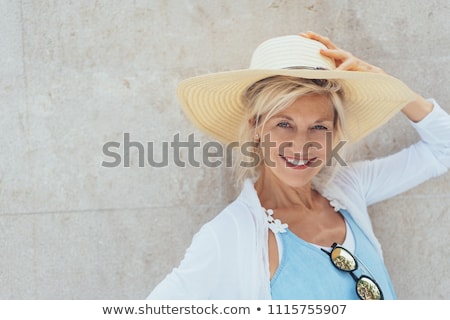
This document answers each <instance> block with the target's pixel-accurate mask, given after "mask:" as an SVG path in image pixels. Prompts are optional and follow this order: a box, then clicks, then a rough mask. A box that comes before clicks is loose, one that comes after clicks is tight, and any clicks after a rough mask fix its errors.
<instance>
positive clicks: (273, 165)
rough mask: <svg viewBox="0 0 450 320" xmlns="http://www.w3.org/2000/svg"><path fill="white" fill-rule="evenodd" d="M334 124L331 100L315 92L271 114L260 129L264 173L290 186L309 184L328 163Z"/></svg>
mask: <svg viewBox="0 0 450 320" xmlns="http://www.w3.org/2000/svg"><path fill="white" fill-rule="evenodd" d="M264 120H265V118H264V116H263V117H262V122H261V123H263V122H264ZM333 123H334V108H333V105H332V103H331V101H330V100H329V99H328V98H326V97H323V96H318V95H314V96H303V97H300V98H298V99H297V100H296V101H295V102H294V103H292V104H291V105H290V106H289V107H288V108H286V109H285V110H283V111H281V112H280V113H278V114H275V115H273V116H272V117H270V118H269V119H268V120H267V122H266V123H265V125H264V128H262V131H259V136H260V137H261V142H260V147H261V149H262V154H263V157H264V164H263V165H264V168H263V170H264V174H265V175H273V176H275V177H276V178H278V179H279V180H280V181H281V182H283V183H285V184H287V185H289V186H292V187H301V186H304V185H306V184H307V183H309V182H310V181H311V179H312V178H313V177H314V176H315V175H316V174H317V173H319V171H320V170H321V169H322V168H323V166H324V165H326V163H327V158H326V155H327V152H326V151H327V150H326V149H327V146H330V145H331V144H332V142H331V140H332V133H333V131H334V127H333ZM260 130H261V129H260ZM327 140H328V141H327Z"/></svg>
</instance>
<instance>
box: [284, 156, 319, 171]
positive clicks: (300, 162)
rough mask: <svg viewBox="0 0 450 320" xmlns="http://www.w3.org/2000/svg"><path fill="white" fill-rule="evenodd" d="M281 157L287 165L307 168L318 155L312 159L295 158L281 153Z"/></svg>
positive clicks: (295, 167)
mask: <svg viewBox="0 0 450 320" xmlns="http://www.w3.org/2000/svg"><path fill="white" fill-rule="evenodd" d="M280 157H281V158H282V159H283V160H284V161H285V162H286V167H289V168H294V169H306V168H308V167H310V166H311V164H312V163H313V162H314V161H315V160H316V159H317V157H315V158H311V159H295V158H288V157H284V156H282V155H280Z"/></svg>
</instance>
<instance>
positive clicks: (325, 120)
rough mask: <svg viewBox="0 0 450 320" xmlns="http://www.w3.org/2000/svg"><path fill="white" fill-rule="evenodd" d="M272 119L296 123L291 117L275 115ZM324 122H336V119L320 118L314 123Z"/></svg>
mask: <svg viewBox="0 0 450 320" xmlns="http://www.w3.org/2000/svg"><path fill="white" fill-rule="evenodd" d="M271 119H286V120H290V121H294V119H292V118H291V117H290V116H287V115H284V114H278V115H274V116H272V117H271ZM324 122H334V118H333V119H330V118H319V119H317V120H316V121H314V123H324Z"/></svg>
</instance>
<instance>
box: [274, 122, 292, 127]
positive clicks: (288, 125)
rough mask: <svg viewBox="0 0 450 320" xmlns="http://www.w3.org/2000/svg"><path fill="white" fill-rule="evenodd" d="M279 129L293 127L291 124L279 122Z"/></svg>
mask: <svg viewBox="0 0 450 320" xmlns="http://www.w3.org/2000/svg"><path fill="white" fill-rule="evenodd" d="M277 127H280V128H291V125H290V124H289V122H286V121H282V122H279V123H278V124H277Z"/></svg>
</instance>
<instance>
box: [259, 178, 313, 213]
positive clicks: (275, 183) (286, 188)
mask: <svg viewBox="0 0 450 320" xmlns="http://www.w3.org/2000/svg"><path fill="white" fill-rule="evenodd" d="M255 189H256V192H257V193H258V197H259V200H260V202H261V204H262V206H263V207H264V208H266V209H269V208H270V209H281V208H289V207H297V208H303V209H306V210H308V211H309V210H311V209H313V208H314V207H315V206H316V205H317V201H316V200H317V196H318V193H317V192H316V191H314V190H313V188H312V184H311V181H308V182H306V183H305V184H302V185H300V186H290V185H287V184H286V183H284V182H283V181H280V180H279V179H278V178H277V177H275V176H274V175H273V174H270V173H265V172H264V170H262V172H261V175H260V177H259V178H258V180H257V181H256V183H255Z"/></svg>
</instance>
